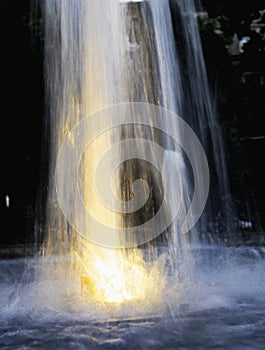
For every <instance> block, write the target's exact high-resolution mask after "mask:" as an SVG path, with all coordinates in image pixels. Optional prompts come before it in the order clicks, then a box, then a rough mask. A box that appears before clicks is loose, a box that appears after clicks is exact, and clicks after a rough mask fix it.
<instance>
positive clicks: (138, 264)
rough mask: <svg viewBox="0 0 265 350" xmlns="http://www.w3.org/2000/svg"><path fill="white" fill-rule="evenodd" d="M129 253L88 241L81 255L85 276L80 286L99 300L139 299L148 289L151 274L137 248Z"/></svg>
mask: <svg viewBox="0 0 265 350" xmlns="http://www.w3.org/2000/svg"><path fill="white" fill-rule="evenodd" d="M130 255H131V256H128V253H126V252H125V251H122V250H110V249H107V248H101V247H96V246H93V247H92V246H91V245H89V244H88V249H87V251H86V254H83V255H82V257H80V261H81V262H82V266H83V267H84V269H85V273H86V275H83V276H82V277H81V286H82V289H83V290H85V293H86V294H87V295H89V294H90V295H91V296H92V298H94V299H96V300H97V301H100V302H108V303H122V302H126V301H133V300H142V299H144V298H145V297H146V294H147V290H148V288H150V285H151V283H150V281H151V276H150V274H149V273H148V272H147V268H146V266H145V263H144V261H143V259H142V257H141V252H140V251H139V250H134V251H131V254H130Z"/></svg>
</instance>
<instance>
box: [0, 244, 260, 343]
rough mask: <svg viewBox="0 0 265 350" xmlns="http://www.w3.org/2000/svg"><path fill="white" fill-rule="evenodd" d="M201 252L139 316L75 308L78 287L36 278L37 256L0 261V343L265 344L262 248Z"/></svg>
mask: <svg viewBox="0 0 265 350" xmlns="http://www.w3.org/2000/svg"><path fill="white" fill-rule="evenodd" d="M204 257H205V259H204V263H203V264H198V266H197V269H195V270H196V271H195V274H194V276H193V277H192V278H186V279H185V278H184V279H183V282H182V281H180V282H179V286H175V288H173V290H172V291H171V292H170V293H169V294H167V295H166V296H165V300H164V307H163V308H161V309H159V308H153V309H152V308H151V307H150V305H149V304H146V310H142V312H141V313H139V314H138V315H137V312H135V310H136V308H134V307H133V306H132V307H128V308H127V309H126V311H120V312H116V311H115V310H114V309H108V308H107V307H105V309H104V308H103V307H101V308H100V309H99V308H97V307H96V306H95V305H92V304H91V305H90V304H88V305H83V306H81V307H80V306H79V307H76V306H75V305H73V303H71V301H73V300H74V293H75V292H76V291H72V294H71V293H66V292H65V291H63V290H64V288H63V286H62V284H61V282H60V281H55V280H52V279H49V278H48V277H47V279H46V280H45V281H39V280H38V278H37V277H38V276H36V271H37V270H36V265H38V264H39V262H38V260H36V259H26V260H3V261H1V263H0V276H1V277H0V278H1V292H0V293H1V295H0V296H1V298H0V304H1V316H0V321H1V323H0V348H1V349H34V348H38V349H108V348H115V349H116V348H118V349H240V350H241V349H264V344H265V304H264V300H265V273H264V271H265V270H264V268H265V260H264V250H263V249H262V248H258V249H253V248H244V249H243V248H242V249H241V248H238V249H228V248H226V249H223V250H222V249H219V248H218V249H217V248H209V250H208V251H207V252H204ZM25 267H26V269H25ZM66 283H68V282H66ZM77 289H78V288H77ZM158 310H160V311H158Z"/></svg>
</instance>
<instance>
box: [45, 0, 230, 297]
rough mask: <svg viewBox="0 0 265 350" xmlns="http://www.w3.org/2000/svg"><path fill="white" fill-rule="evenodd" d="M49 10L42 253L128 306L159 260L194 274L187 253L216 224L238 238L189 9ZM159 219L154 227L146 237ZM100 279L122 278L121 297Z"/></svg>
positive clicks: (76, 4) (151, 5)
mask: <svg viewBox="0 0 265 350" xmlns="http://www.w3.org/2000/svg"><path fill="white" fill-rule="evenodd" d="M44 10H45V11H44V13H45V66H46V70H45V77H46V101H47V102H46V105H47V113H48V115H49V121H50V149H49V152H50V154H49V184H48V195H47V209H46V227H45V232H46V238H45V244H44V252H45V255H46V256H52V255H54V254H55V255H61V256H64V255H65V254H70V257H71V258H69V259H70V262H71V264H72V265H73V269H77V270H78V271H82V272H80V273H79V276H84V275H89V277H87V279H86V278H84V279H83V284H84V285H86V286H88V287H89V288H90V289H93V288H94V289H96V290H97V292H98V294H99V295H101V298H103V299H104V298H105V300H108V301H110V300H116V301H120V300H124V299H131V298H133V297H134V296H136V297H137V296H139V295H143V293H145V292H146V290H144V288H145V287H144V286H146V285H148V283H149V282H150V283H149V285H148V286H149V287H150V285H151V284H152V283H153V282H152V281H153V278H154V276H155V275H157V273H156V272H154V269H153V267H152V265H153V263H154V261H155V260H156V259H160V254H161V250H162V251H163V252H164V251H166V252H167V253H166V254H167V255H168V256H169V257H170V260H171V262H173V264H172V265H174V266H175V263H176V265H177V266H178V268H179V267H180V266H182V267H183V266H185V269H186V271H188V272H189V273H191V270H192V256H191V253H190V246H191V245H192V244H196V243H197V242H199V239H200V240H202V239H203V238H204V237H209V236H210V237H212V236H213V235H214V234H215V233H216V217H217V216H218V215H219V214H221V215H222V222H223V226H224V231H225V232H229V231H231V223H230V221H231V220H230V217H229V215H227V214H226V213H228V206H227V204H226V203H227V202H228V199H229V196H230V195H229V193H230V191H229V184H228V180H227V174H226V170H225V169H226V166H225V152H224V145H223V141H222V136H221V132H220V127H219V124H218V120H217V118H216V116H215V115H216V113H215V111H214V108H213V106H212V103H211V96H210V93H209V87H208V83H207V76H206V69H205V64H204V59H203V53H202V48H201V44H200V37H199V31H198V26H197V20H196V15H195V6H194V2H193V1H192V0H179V1H168V0H152V1H138V2H136V1H134V2H130V1H118V0H75V1H72V0H69V1H63V0H45V3H44ZM178 116H180V117H178ZM183 119H184V120H185V121H186V123H187V124H186V123H185V122H183V121H182V120H183ZM189 125H190V126H191V127H192V128H193V130H194V131H195V134H196V135H197V136H196V137H198V139H197V138H196V137H195V134H194V133H193V132H192V130H191V129H190V128H189ZM88 140H90V141H91V142H88ZM133 140H134V141H133ZM135 140H136V141H135ZM154 143H156V144H158V145H159V147H156V146H154ZM200 144H202V146H203V147H204V149H205V151H206V154H207V157H208V161H209V164H210V172H211V176H212V178H213V186H212V187H211V188H210V195H209V199H208V203H207V205H206V210H205V213H204V214H203V215H202V217H201V218H200V216H201V214H202V212H201V211H202V209H203V208H202V207H203V206H204V203H202V204H200V203H199V204H198V203H195V204H196V205H197V206H196V205H193V203H194V195H193V193H194V192H195V191H197V192H198V194H197V197H198V198H202V199H204V197H206V192H207V191H208V178H207V176H208V174H207V171H206V172H205V165H206V158H205V156H204V152H203V149H201V148H200ZM183 145H185V146H183ZM161 149H163V150H164V151H163V152H162V151H161ZM106 152H107V153H106ZM187 153H188V154H187ZM103 160H104V162H103ZM100 161H101V163H100ZM172 164H173V165H172ZM77 168H78V169H77ZM206 170H207V169H206ZM95 174H96V175H95ZM212 178H211V179H212ZM110 190H112V191H110ZM110 192H111V193H110ZM165 194H169V195H170V199H168V198H165V197H166V196H165ZM100 196H101V197H100ZM179 198H180V199H179ZM101 199H103V202H104V201H105V203H103V204H102V200H101ZM202 201H203V200H202ZM140 204H141V205H140ZM192 205H193V209H194V210H193V211H191V210H190V207H191V206H192ZM161 206H162V209H161V210H159V208H160V207H161ZM176 213H178V214H177V216H176V218H175V214H176ZM222 213H224V214H222ZM187 215H189V218H190V220H191V222H192V224H190V223H189V222H188V221H187V222H186V225H187V226H188V227H189V230H188V231H189V232H188V233H187V232H185V233H184V232H183V230H182V225H183V224H184V221H185V217H187ZM152 217H157V218H158V219H159V220H158V221H153V223H152V225H151V226H149V227H148V226H147V227H146V226H143V225H144V223H145V222H146V221H150V222H152V220H151V219H152ZM171 217H172V218H173V219H174V220H173V219H172V220H169V218H171ZM199 219H200V220H199ZM198 220H199V222H198V223H197V224H196V222H197V221H198ZM163 222H166V223H167V225H166V226H165V227H164V226H163ZM195 224H196V225H195ZM135 227H136V229H134V228H135ZM137 228H138V229H137ZM158 231H159V232H158ZM102 237H103V238H102ZM142 237H143V238H142ZM137 243H138V244H137ZM80 261H81V262H80ZM77 266H78V267H77ZM137 266H138V267H137ZM61 267H62V266H60V268H61ZM136 267H137V268H136ZM68 268H69V264H68V260H67V263H66V265H64V270H63V271H67V269H68ZM108 268H109V269H110V271H109V274H108V273H106V276H105V275H104V274H105V271H106V269H108ZM128 271H130V273H129V272H128ZM117 273H118V276H119V277H117ZM121 276H123V277H122V278H121ZM104 279H105V280H106V281H109V280H115V281H117V280H118V281H119V280H120V279H121V281H120V283H119V282H117V284H118V285H119V286H118V290H117V289H116V290H115V291H113V290H111V291H108V292H106V290H105V291H104V288H105V289H106V285H105V287H104V286H102V288H101V287H100V285H101V284H102V283H103V282H104ZM106 281H105V284H106V283H107V282H106ZM147 281H149V282H147ZM135 284H138V285H142V288H140V287H139V290H137V291H136V290H135V287H134V288H133V287H132V285H134V286H135ZM104 293H105V294H104ZM106 293H107V294H106ZM103 294H104V296H103Z"/></svg>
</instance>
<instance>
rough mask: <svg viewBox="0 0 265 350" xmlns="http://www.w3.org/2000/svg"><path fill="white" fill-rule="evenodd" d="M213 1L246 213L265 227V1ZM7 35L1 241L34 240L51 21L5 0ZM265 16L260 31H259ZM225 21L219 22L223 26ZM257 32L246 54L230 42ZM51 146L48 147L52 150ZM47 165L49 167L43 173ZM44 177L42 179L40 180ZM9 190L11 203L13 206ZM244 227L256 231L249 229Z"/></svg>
mask: <svg viewBox="0 0 265 350" xmlns="http://www.w3.org/2000/svg"><path fill="white" fill-rule="evenodd" d="M233 6H235V5H234V4H233V2H232V1H231V0H230V1H225V0H223V1H221V0H208V1H207V0H205V1H203V2H202V8H200V9H201V10H203V11H205V10H206V11H207V12H208V15H209V17H203V18H202V19H201V20H200V29H201V36H202V42H203V48H204V53H205V60H206V66H207V70H208V74H209V81H210V85H211V88H212V91H213V92H214V96H215V99H216V103H217V106H218V110H219V114H220V119H221V123H222V127H223V130H224V135H225V139H226V143H227V149H228V155H227V156H228V157H227V158H228V164H229V171H230V181H231V186H232V193H233V198H234V201H235V204H236V208H237V212H238V217H239V219H240V220H242V221H246V222H248V221H249V222H251V223H252V228H251V230H253V231H262V230H264V226H265V223H264V212H265V205H264V179H265V172H264V159H265V154H264V152H265V147H264V145H265V137H264V135H265V128H264V118H265V103H264V102H265V94H264V92H265V67H264V65H265V41H264V39H265V37H264V27H263V23H264V16H263V18H262V16H261V17H260V13H259V12H258V10H261V9H264V1H259V0H256V1H248V0H247V1H244V2H243V3H239V4H238V7H236V8H234V7H233ZM0 11H1V14H0V16H1V20H0V25H1V29H0V35H1V48H2V50H1V96H2V106H1V107H2V108H1V123H2V124H1V125H2V133H1V134H2V135H1V140H2V159H1V173H2V175H3V176H2V179H1V182H0V183H1V208H0V210H1V218H2V220H1V221H2V229H1V235H0V244H1V245H7V244H18V243H20V244H24V243H32V242H33V241H34V230H35V225H36V220H35V218H36V216H37V215H39V214H37V213H38V205H37V203H38V196H39V189H40V188H42V189H43V186H46V184H45V183H43V182H42V180H41V179H43V178H45V174H44V173H45V171H46V168H45V164H44V163H45V160H43V158H42V156H41V155H42V154H43V151H44V153H46V154H47V150H46V149H45V148H46V146H45V133H44V130H45V123H46V120H45V117H44V115H45V112H44V81H45V77H44V75H43V45H44V41H43V28H42V25H43V24H42V20H41V16H40V13H39V9H38V8H36V6H32V3H31V1H30V0H19V1H16V2H14V1H10V0H0ZM259 17H260V22H259V23H260V28H261V30H260V33H259V34H258V33H255V32H254V31H253V30H251V23H252V20H253V19H256V18H259ZM216 28H217V29H216ZM235 33H237V35H238V38H239V39H241V38H242V37H243V36H248V37H250V41H249V42H248V43H247V44H246V45H245V46H244V47H243V50H244V51H243V52H241V53H239V54H234V55H231V54H229V52H228V50H227V47H228V45H229V44H231V43H232V38H233V36H234V34H235ZM45 151H46V152H45ZM43 164H44V166H43ZM43 172H44V173H43ZM40 183H41V185H42V186H40ZM6 196H8V197H9V198H10V205H9V207H7V205H6ZM242 229H243V230H249V228H248V229H246V228H242Z"/></svg>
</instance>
